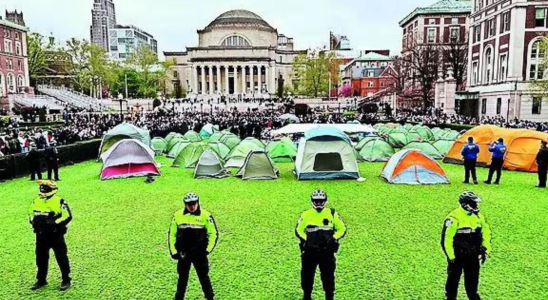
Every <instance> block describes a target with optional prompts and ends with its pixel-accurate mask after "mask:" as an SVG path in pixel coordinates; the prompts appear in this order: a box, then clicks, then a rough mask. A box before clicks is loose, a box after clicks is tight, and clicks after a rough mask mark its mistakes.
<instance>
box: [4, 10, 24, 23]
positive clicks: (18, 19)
mask: <svg viewBox="0 0 548 300" xmlns="http://www.w3.org/2000/svg"><path fill="white" fill-rule="evenodd" d="M6 20H7V21H10V22H12V23H14V24H17V25H21V26H25V19H24V17H23V12H20V13H18V12H17V10H15V11H7V10H6Z"/></svg>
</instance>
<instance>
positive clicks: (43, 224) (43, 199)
mask: <svg viewBox="0 0 548 300" xmlns="http://www.w3.org/2000/svg"><path fill="white" fill-rule="evenodd" d="M38 184H39V186H40V194H39V196H38V197H37V198H36V199H34V201H33V202H32V205H31V207H30V209H29V221H30V223H31V224H32V227H33V228H34V233H35V234H36V266H37V267H38V274H37V276H36V279H37V281H36V283H35V284H34V285H33V286H32V287H31V289H32V290H38V289H40V288H42V287H44V286H45V285H47V284H48V283H47V281H46V278H47V275H48V262H49V250H50V249H52V250H53V253H54V254H55V259H56V260H57V264H58V265H59V269H61V276H62V282H61V286H60V287H59V289H60V290H61V291H65V290H67V289H69V288H70V286H71V278H70V276H69V275H70V265H69V259H68V256H67V244H66V243H65V234H66V233H67V225H68V224H69V223H70V221H71V220H72V212H71V211H70V208H69V206H68V204H67V202H66V201H65V200H64V199H62V198H61V197H59V196H57V191H58V188H57V185H56V184H55V182H53V181H49V180H39V181H38Z"/></svg>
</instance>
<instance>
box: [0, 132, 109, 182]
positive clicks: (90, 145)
mask: <svg viewBox="0 0 548 300" xmlns="http://www.w3.org/2000/svg"><path fill="white" fill-rule="evenodd" d="M100 145H101V140H91V141H84V142H79V143H76V144H72V145H66V146H59V147H57V150H58V151H59V165H60V166H65V165H71V164H75V163H79V162H83V161H86V160H90V159H96V158H97V156H98V151H99V146H100ZM43 151H44V150H39V152H41V153H43ZM25 157H26V154H25V153H22V154H15V155H9V156H5V157H2V158H0V179H13V178H16V177H22V176H25V175H27V174H30V172H29V165H28V163H27V161H26V159H25ZM41 168H42V171H44V172H46V171H47V168H46V164H45V161H44V160H42V164H41Z"/></svg>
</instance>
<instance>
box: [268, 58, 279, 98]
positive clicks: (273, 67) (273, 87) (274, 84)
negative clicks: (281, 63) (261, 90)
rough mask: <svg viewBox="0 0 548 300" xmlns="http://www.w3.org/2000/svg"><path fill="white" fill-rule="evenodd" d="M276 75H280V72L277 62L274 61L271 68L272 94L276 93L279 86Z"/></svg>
mask: <svg viewBox="0 0 548 300" xmlns="http://www.w3.org/2000/svg"><path fill="white" fill-rule="evenodd" d="M276 76H278V73H277V72H276V64H275V63H272V67H271V69H270V80H271V81H270V86H271V88H272V91H270V92H271V93H272V94H275V93H276V92H277V90H278V87H277V86H276Z"/></svg>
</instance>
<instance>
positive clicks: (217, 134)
mask: <svg viewBox="0 0 548 300" xmlns="http://www.w3.org/2000/svg"><path fill="white" fill-rule="evenodd" d="M223 135H225V133H223V132H215V133H213V134H212V135H211V136H210V137H209V142H210V143H211V142H218V141H219V140H221V138H222V137H223Z"/></svg>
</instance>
